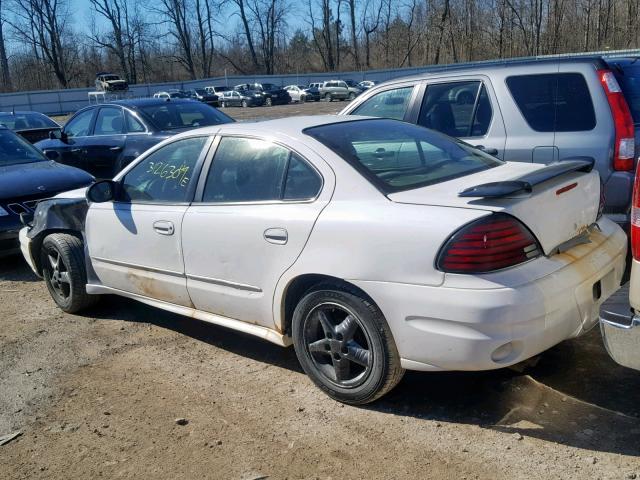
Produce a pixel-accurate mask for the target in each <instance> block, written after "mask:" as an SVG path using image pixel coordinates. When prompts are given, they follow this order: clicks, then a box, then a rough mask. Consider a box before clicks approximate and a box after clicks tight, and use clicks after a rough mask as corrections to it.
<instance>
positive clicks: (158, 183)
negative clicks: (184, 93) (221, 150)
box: [121, 137, 208, 203]
mask: <svg viewBox="0 0 640 480" xmlns="http://www.w3.org/2000/svg"><path fill="white" fill-rule="evenodd" d="M207 139H208V137H192V138H184V139H182V140H177V141H175V142H173V143H169V144H167V145H165V146H164V147H162V148H160V149H159V150H156V151H155V152H153V153H152V154H151V155H149V156H148V157H147V158H145V159H144V160H142V161H141V162H140V163H138V164H137V165H136V166H135V167H133V168H132V169H131V171H129V172H128V173H127V174H126V175H125V176H124V178H123V179H122V198H121V200H123V201H131V202H154V203H155V202H158V203H182V202H187V201H189V198H188V195H189V191H190V188H189V187H190V186H191V185H192V184H193V183H194V182H195V181H196V179H195V178H194V175H193V173H194V172H193V171H194V169H195V166H196V163H197V161H198V158H199V157H200V154H201V153H202V148H203V147H204V145H205V144H206V142H207Z"/></svg>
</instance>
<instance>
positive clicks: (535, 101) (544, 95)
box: [507, 73, 596, 132]
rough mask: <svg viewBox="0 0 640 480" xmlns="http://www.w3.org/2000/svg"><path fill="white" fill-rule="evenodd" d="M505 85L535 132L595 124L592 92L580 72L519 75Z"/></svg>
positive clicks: (588, 127)
mask: <svg viewBox="0 0 640 480" xmlns="http://www.w3.org/2000/svg"><path fill="white" fill-rule="evenodd" d="M507 87H509V91H510V92H511V95H513V98H514V100H515V101H516V104H517V105H518V108H519V109H520V111H521V112H522V115H523V116H524V118H525V120H526V121H527V123H528V124H529V126H530V127H531V128H532V129H533V130H535V131H537V132H582V131H586V130H592V129H593V128H594V127H595V126H596V114H595V111H594V110H593V102H592V101H591V94H590V93H589V88H588V87H587V82H586V81H585V79H584V77H583V76H582V74H580V73H551V74H543V75H519V76H515V77H509V78H507Z"/></svg>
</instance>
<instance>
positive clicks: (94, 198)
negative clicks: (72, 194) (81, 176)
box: [87, 180, 116, 203]
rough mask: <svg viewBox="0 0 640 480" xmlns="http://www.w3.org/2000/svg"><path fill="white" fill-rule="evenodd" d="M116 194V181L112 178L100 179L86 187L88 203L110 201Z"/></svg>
mask: <svg viewBox="0 0 640 480" xmlns="http://www.w3.org/2000/svg"><path fill="white" fill-rule="evenodd" d="M115 196H116V183H115V182H114V181H113V180H101V181H99V182H96V183H94V184H93V185H91V186H90V187H89V188H88V189H87V200H88V201H89V202H90V203H104V202H110V201H111V200H113V199H114V198H115Z"/></svg>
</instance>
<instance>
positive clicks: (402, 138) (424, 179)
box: [304, 119, 502, 194]
mask: <svg viewBox="0 0 640 480" xmlns="http://www.w3.org/2000/svg"><path fill="white" fill-rule="evenodd" d="M304 133H305V134H307V135H309V136H311V137H313V138H315V139H316V140H318V141H319V142H320V143H322V144H324V145H325V146H326V147H328V148H330V149H331V150H333V151H334V152H335V153H336V154H337V155H339V156H340V157H341V158H343V159H344V160H345V161H347V162H348V163H349V164H351V165H352V166H353V167H354V168H355V169H356V170H358V171H359V172H360V173H361V174H362V175H363V176H364V177H365V178H367V179H368V180H369V181H370V182H371V183H372V184H373V185H374V186H376V187H377V188H378V189H379V190H380V191H382V192H383V193H385V194H387V193H393V192H399V191H403V190H410V189H413V188H419V187H424V186H427V185H433V184H436V183H441V182H444V181H447V180H451V179H454V178H458V177H463V176H465V175H470V174H472V173H476V172H479V171H482V170H486V169H488V168H492V167H496V166H498V165H502V162H501V161H500V160H498V159H497V158H495V157H492V156H490V155H487V154H485V153H483V152H480V151H479V150H476V149H474V148H472V147H471V146H470V145H467V144H466V143H464V142H460V141H457V140H455V139H452V138H449V137H447V136H445V135H442V134H440V133H438V132H435V131H432V130H427V129H426V128H422V127H419V126H416V125H412V124H409V123H404V122H400V121H397V120H391V119H367V120H354V121H350V122H339V123H331V124H328V125H321V126H317V127H311V128H307V129H305V130H304Z"/></svg>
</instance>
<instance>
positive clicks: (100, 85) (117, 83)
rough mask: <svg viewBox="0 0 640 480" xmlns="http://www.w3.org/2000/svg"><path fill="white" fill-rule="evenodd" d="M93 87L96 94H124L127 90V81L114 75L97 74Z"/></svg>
mask: <svg viewBox="0 0 640 480" xmlns="http://www.w3.org/2000/svg"><path fill="white" fill-rule="evenodd" d="M95 85H96V90H97V91H98V92H126V91H127V90H129V84H128V83H127V81H126V80H123V79H122V78H121V77H120V75H116V74H115V73H108V72H99V73H97V74H96V82H95Z"/></svg>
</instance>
